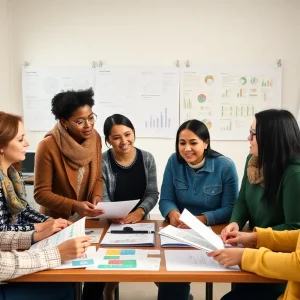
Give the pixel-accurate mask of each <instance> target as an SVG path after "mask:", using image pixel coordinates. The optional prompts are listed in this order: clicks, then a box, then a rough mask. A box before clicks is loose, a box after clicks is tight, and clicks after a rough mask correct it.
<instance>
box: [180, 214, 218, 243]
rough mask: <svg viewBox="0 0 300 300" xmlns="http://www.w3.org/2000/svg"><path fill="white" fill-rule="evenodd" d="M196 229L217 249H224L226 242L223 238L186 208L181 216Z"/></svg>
mask: <svg viewBox="0 0 300 300" xmlns="http://www.w3.org/2000/svg"><path fill="white" fill-rule="evenodd" d="M179 220H180V221H182V222H184V223H185V224H186V225H188V226H189V227H190V228H192V229H193V230H194V231H196V232H197V233H198V234H199V235H200V236H201V237H203V238H204V239H206V240H207V241H208V242H209V243H210V244H212V245H213V246H214V247H215V248H216V249H224V243H223V241H222V239H221V238H220V237H219V236H218V235H217V234H215V233H214V232H213V231H212V230H210V229H209V228H208V227H207V226H206V225H204V224H203V223H202V222H201V221H199V220H198V219H197V218H196V217H195V216H194V215H192V214H191V213H190V212H189V211H188V210H187V209H184V210H183V212H182V214H181V215H180V218H179Z"/></svg>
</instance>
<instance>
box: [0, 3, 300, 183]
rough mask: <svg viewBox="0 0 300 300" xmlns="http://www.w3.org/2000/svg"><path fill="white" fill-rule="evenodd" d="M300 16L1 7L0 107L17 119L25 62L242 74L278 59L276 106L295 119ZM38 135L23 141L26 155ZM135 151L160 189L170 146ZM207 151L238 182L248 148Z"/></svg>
mask: <svg viewBox="0 0 300 300" xmlns="http://www.w3.org/2000/svg"><path fill="white" fill-rule="evenodd" d="M299 15H300V1H299V0H226V1H224V0H210V1H207V0H152V1H145V0H127V1H124V0H110V1H104V0H51V1H49V0H26V1H23V0H0V17H1V18H0V20H1V21H0V22H1V25H2V23H3V21H2V20H4V26H3V27H1V28H0V30H1V32H0V33H1V35H0V45H1V47H0V64H1V67H2V71H3V72H1V73H0V89H1V99H0V101H1V105H0V107H1V109H3V110H7V111H12V112H15V113H21V112H22V101H21V66H22V65H23V63H24V61H29V62H30V64H31V65H33V66H91V64H92V61H93V60H96V61H98V60H102V61H103V62H104V63H106V64H115V65H150V66H152V65H154V66H173V65H174V64H175V61H176V60H177V59H179V60H180V62H181V64H183V63H184V62H185V61H186V60H190V63H191V65H192V66H196V65H197V64H208V65H219V64H222V65H233V66H235V65H240V64H242V65H246V66H247V65H265V64H272V63H274V64H275V63H276V61H277V59H279V58H281V59H282V63H283V66H282V68H283V95H282V96H283V103H282V106H283V108H286V109H289V110H291V111H292V112H293V113H297V111H298V102H299V78H300V76H299V75H300V55H299V53H300V34H299V32H300V18H299ZM10 41H11V45H9V42H10ZM7 44H8V45H7ZM2 46H4V47H2ZM9 61H11V65H10V63H9ZM7 74H8V75H9V74H11V75H10V76H7ZM6 101H7V102H6ZM8 103H9V104H8ZM132 121H133V123H134V120H132ZM249 126H250V124H249ZM247 134H248V132H245V140H246V137H247ZM43 135H44V133H28V138H29V140H30V142H31V148H36V147H37V144H38V142H39V141H40V140H41V139H42V137H43ZM212 138H213V137H212ZM136 145H137V147H140V148H143V149H145V150H148V151H150V152H152V153H153V155H154V156H155V158H156V162H157V168H158V180H159V184H161V179H162V174H163V170H164V167H165V163H166V160H167V158H168V157H169V155H170V154H171V153H172V152H173V151H174V147H175V146H174V139H172V140H166V139H138V140H137V141H136ZM212 147H213V148H214V149H216V150H218V151H220V152H222V153H224V154H225V155H227V156H229V157H231V158H232V159H233V160H234V161H235V163H236V165H237V168H238V173H239V175H240V176H241V175H242V171H243V168H244V162H245V157H246V155H247V153H248V143H247V141H245V142H221V141H218V142H217V141H213V142H212ZM104 148H105V146H104Z"/></svg>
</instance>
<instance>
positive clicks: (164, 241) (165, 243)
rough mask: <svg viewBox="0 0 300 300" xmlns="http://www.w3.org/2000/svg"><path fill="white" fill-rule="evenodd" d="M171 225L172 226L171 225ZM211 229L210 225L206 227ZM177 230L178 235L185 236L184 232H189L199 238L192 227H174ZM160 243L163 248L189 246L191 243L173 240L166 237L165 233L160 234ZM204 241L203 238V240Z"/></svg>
mask: <svg viewBox="0 0 300 300" xmlns="http://www.w3.org/2000/svg"><path fill="white" fill-rule="evenodd" d="M172 227H173V226H172ZM208 228H210V229H211V227H208ZM162 229H163V227H160V228H159V230H162ZM176 229H177V230H178V235H179V236H186V234H191V235H193V236H198V237H199V238H201V237H200V236H199V235H198V234H197V233H196V231H194V230H193V229H181V228H176ZM159 237H160V245H161V247H163V248H175V247H191V245H189V244H187V243H184V242H181V241H179V240H175V239H173V238H171V237H167V236H166V235H163V234H160V235H159ZM203 242H205V240H204V241H203Z"/></svg>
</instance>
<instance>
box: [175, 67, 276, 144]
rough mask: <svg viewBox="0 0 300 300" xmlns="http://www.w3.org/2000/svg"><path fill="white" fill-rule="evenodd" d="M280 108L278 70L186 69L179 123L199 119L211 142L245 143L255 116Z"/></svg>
mask: <svg viewBox="0 0 300 300" xmlns="http://www.w3.org/2000/svg"><path fill="white" fill-rule="evenodd" d="M280 107H281V68H279V67H269V68H232V67H231V68H208V67H205V68H197V69H191V68H186V69H184V70H182V72H181V79H180V123H183V122H185V121H187V120H190V119H198V120H200V121H202V122H203V123H205V124H206V126H207V128H208V129H209V131H210V136H211V139H212V140H246V139H247V136H248V135H249V128H250V125H251V123H252V121H253V119H254V115H255V113H257V112H259V111H261V110H264V109H268V108H280Z"/></svg>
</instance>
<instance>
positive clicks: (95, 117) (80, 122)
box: [68, 113, 97, 128]
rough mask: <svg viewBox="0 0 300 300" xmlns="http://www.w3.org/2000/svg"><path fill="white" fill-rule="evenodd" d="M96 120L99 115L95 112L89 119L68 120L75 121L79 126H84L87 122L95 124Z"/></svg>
mask: <svg viewBox="0 0 300 300" xmlns="http://www.w3.org/2000/svg"><path fill="white" fill-rule="evenodd" d="M96 120H97V115H96V114H95V113H92V114H91V115H90V116H89V117H88V118H87V119H79V120H77V121H72V120H70V119H68V121H71V122H73V123H75V124H76V125H77V126H78V128H83V127H84V126H85V125H87V124H90V125H94V124H95V122H96Z"/></svg>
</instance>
